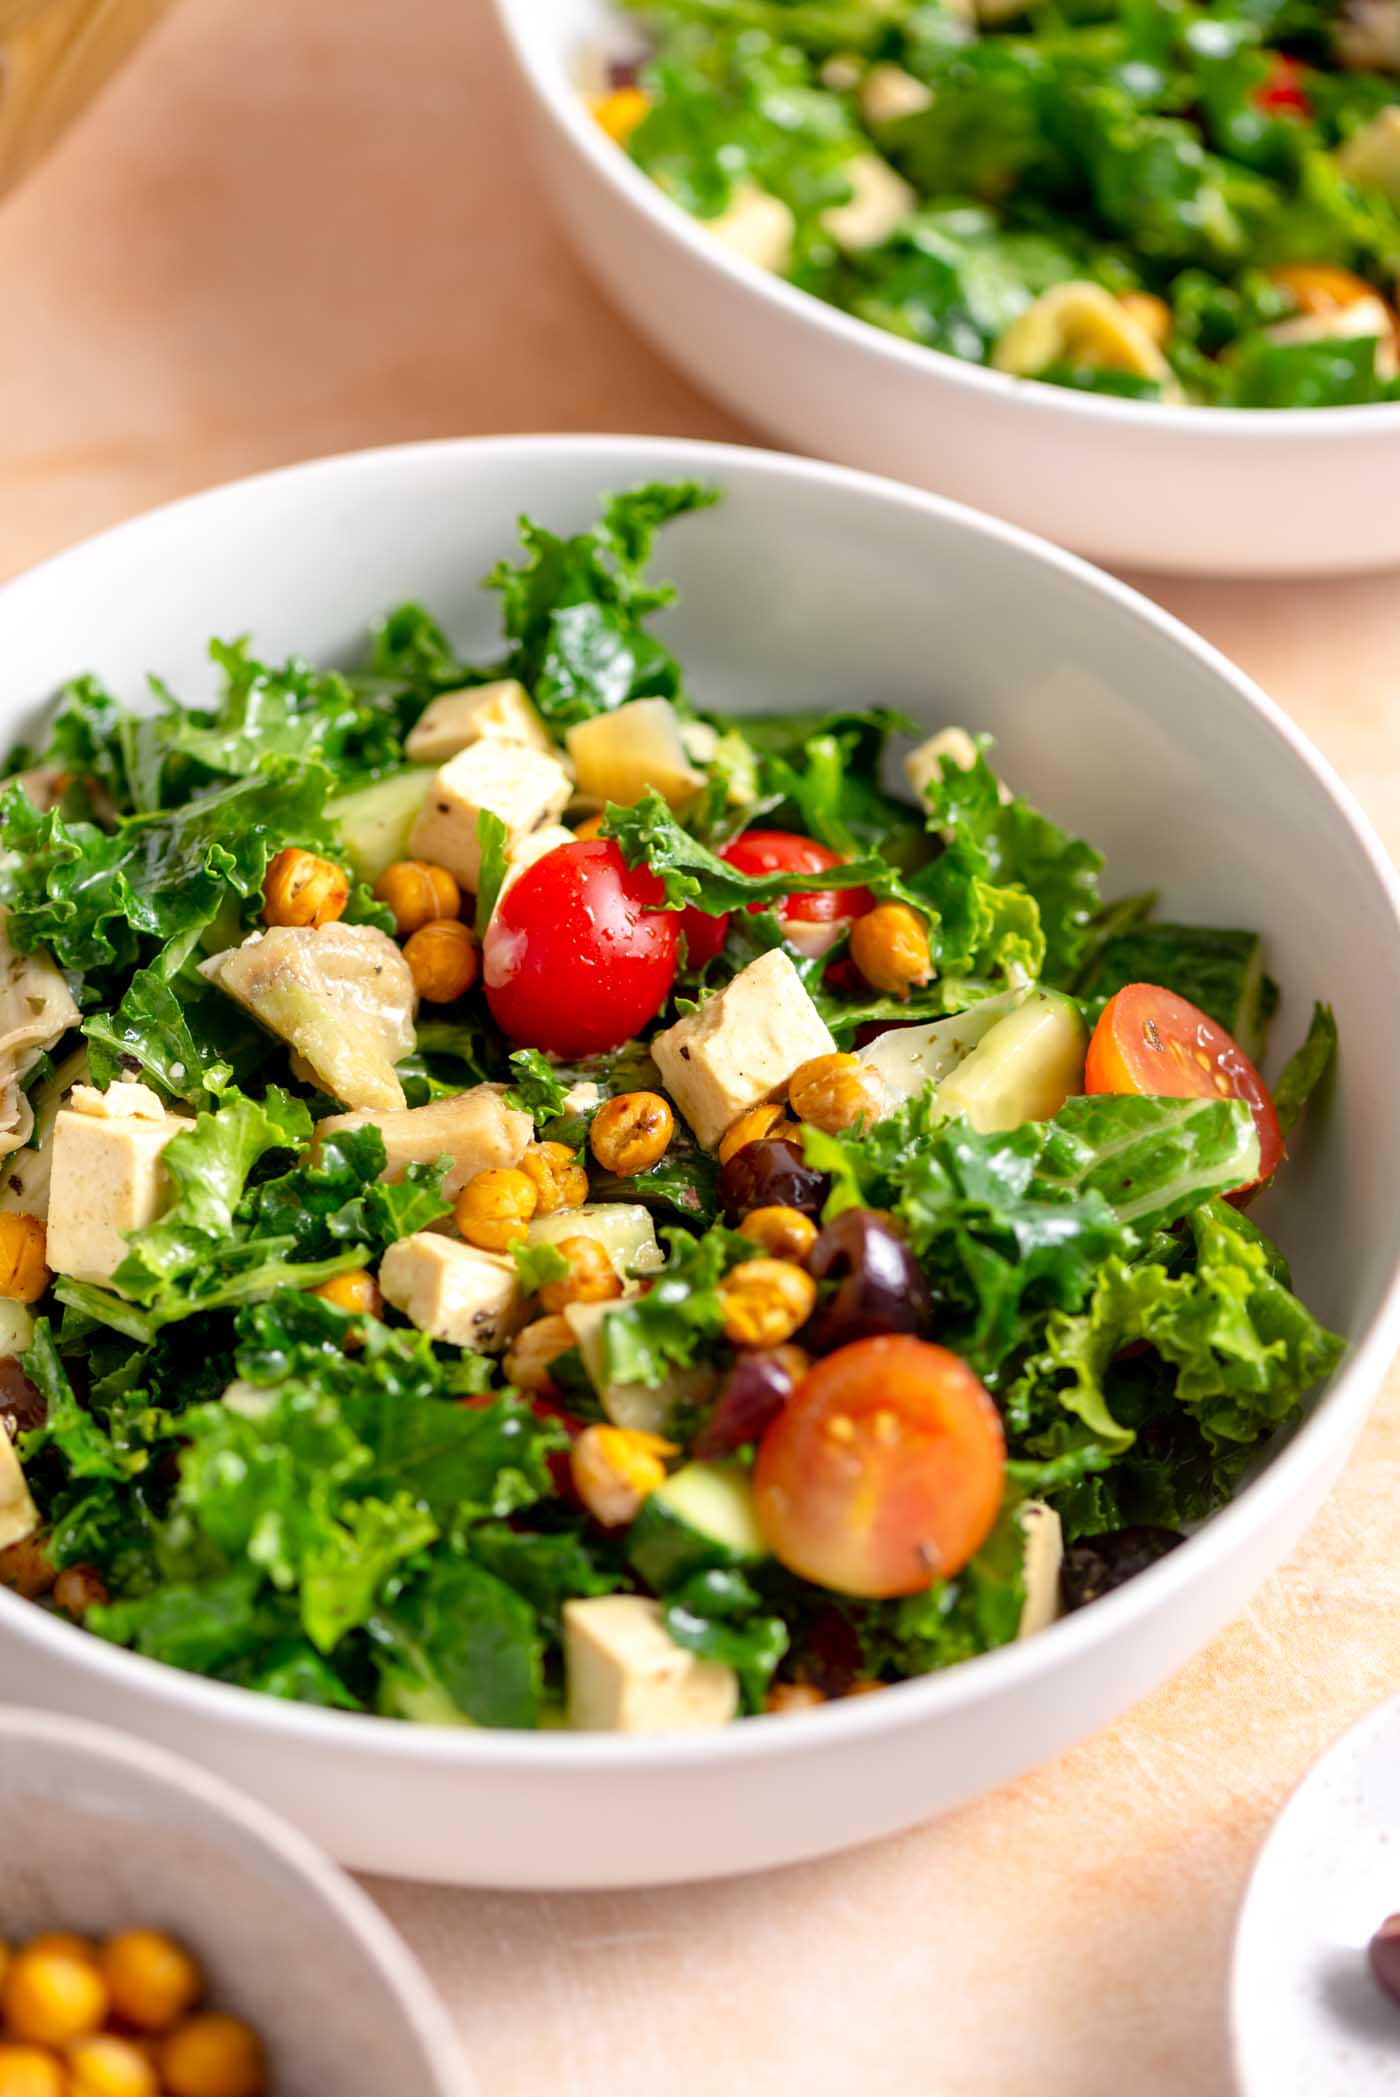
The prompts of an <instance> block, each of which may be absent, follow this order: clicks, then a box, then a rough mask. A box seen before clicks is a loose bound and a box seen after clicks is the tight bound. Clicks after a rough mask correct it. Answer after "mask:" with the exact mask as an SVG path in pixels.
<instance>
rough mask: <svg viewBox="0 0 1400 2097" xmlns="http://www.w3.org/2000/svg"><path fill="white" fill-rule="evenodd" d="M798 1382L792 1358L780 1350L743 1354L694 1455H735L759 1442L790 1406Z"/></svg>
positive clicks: (727, 1378)
mask: <svg viewBox="0 0 1400 2097" xmlns="http://www.w3.org/2000/svg"><path fill="white" fill-rule="evenodd" d="M795 1380H796V1379H795V1378H794V1375H793V1362H792V1358H791V1355H788V1354H784V1353H782V1352H780V1351H779V1350H777V1349H774V1350H773V1351H771V1352H768V1351H763V1350H759V1351H757V1352H755V1353H753V1354H741V1355H740V1357H739V1359H738V1361H737V1362H736V1363H735V1364H734V1367H733V1368H732V1369H731V1370H730V1372H729V1374H728V1376H727V1377H726V1378H725V1380H724V1384H723V1387H722V1389H721V1390H720V1394H719V1396H718V1398H716V1400H715V1403H714V1409H713V1411H712V1412H711V1414H710V1417H709V1419H708V1420H707V1421H706V1422H705V1424H704V1426H703V1427H702V1428H701V1430H700V1432H699V1434H698V1435H697V1436H696V1438H695V1449H694V1454H695V1455H696V1456H701V1457H712V1456H732V1455H733V1453H734V1451H735V1450H736V1449H742V1448H743V1447H744V1446H745V1444H746V1443H748V1442H756V1441H757V1440H758V1438H759V1436H760V1435H761V1434H762V1433H763V1431H764V1429H765V1428H767V1427H771V1426H772V1424H773V1422H774V1421H775V1420H776V1419H777V1417H778V1415H779V1413H780V1412H781V1411H782V1409H783V1407H784V1406H785V1405H786V1404H787V1402H788V1399H789V1398H790V1397H791V1396H792V1391H793V1385H794V1382H795Z"/></svg>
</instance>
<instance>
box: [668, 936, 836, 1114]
mask: <svg viewBox="0 0 1400 2097" xmlns="http://www.w3.org/2000/svg"><path fill="white" fill-rule="evenodd" d="M835 1047H836V1043H835V1042H834V1041H833V1040H832V1038H831V1035H830V1033H829V1031H828V1029H827V1026H826V1022H825V1021H824V1020H823V1019H822V1016H821V1014H820V1013H819V1012H818V1010H817V1008H816V1006H815V1005H814V1004H813V1003H812V1000H811V999H810V998H809V997H808V995H807V993H806V991H805V990H804V989H803V987H802V978H801V977H800V976H799V975H798V973H797V970H796V969H795V968H794V967H793V965H792V962H791V961H790V960H789V958H788V956H787V955H786V954H785V953H783V952H782V950H781V949H780V948H778V947H774V948H773V949H772V950H771V952H769V953H767V954H760V955H759V957H758V959H757V961H751V962H750V963H749V965H748V967H747V968H745V969H741V970H740V972H739V974H738V975H737V976H735V978H734V980H733V982H732V983H729V984H727V985H726V986H725V988H724V989H723V990H721V991H719V992H718V993H717V995H716V996H714V997H712V998H708V999H707V1000H706V1001H705V1003H704V1004H703V1005H702V1006H701V1007H700V1010H699V1011H698V1012H690V1013H687V1014H686V1016H685V1018H684V1019H678V1020H677V1021H676V1023H675V1025H674V1026H673V1027H668V1028H667V1029H666V1031H665V1033H664V1034H658V1035H657V1036H656V1038H655V1039H654V1040H653V1042H652V1044H651V1053H652V1057H653V1060H654V1061H655V1064H656V1067H657V1069H658V1070H659V1071H660V1072H661V1076H662V1080H663V1082H664V1083H665V1086H666V1090H667V1091H668V1092H669V1093H670V1095H671V1097H672V1099H673V1100H674V1101H675V1103H676V1105H677V1106H678V1107H679V1108H680V1110H681V1112H682V1114H684V1116H685V1118H686V1120H687V1121H688V1122H689V1123H690V1126H691V1127H692V1128H693V1129H694V1131H695V1134H696V1137H697V1139H698V1140H699V1142H701V1143H702V1144H703V1145H704V1146H705V1148H706V1149H707V1150H713V1149H714V1148H715V1147H716V1145H717V1144H718V1142H719V1139H720V1137H721V1136H722V1135H723V1134H724V1132H725V1130H726V1129H727V1128H728V1127H729V1125H730V1123H731V1122H732V1121H733V1120H734V1119H735V1118H736V1116H738V1115H740V1114H743V1113H744V1112H746V1111H747V1109H748V1108H750V1107H756V1106H758V1105H759V1104H760V1103H761V1102H762V1101H763V1100H768V1099H779V1098H781V1096H782V1094H783V1092H784V1090H785V1088H786V1086H787V1082H788V1079H789V1078H790V1077H791V1076H792V1074H793V1072H794V1071H795V1070H796V1069H797V1067H798V1065H799V1064H800V1063H805V1062H807V1060H808V1058H809V1057H812V1056H829V1055H830V1054H831V1053H832V1051H833V1050H834V1049H835Z"/></svg>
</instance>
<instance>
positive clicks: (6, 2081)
mask: <svg viewBox="0 0 1400 2097" xmlns="http://www.w3.org/2000/svg"><path fill="white" fill-rule="evenodd" d="M0 2097H68V2083H67V2079H66V2077H65V2076H64V2073H63V2070H62V2068H61V2067H60V2066H59V2064H58V2062H57V2061H56V2060H55V2059H54V2057H53V2055H52V2054H51V2053H47V2052H45V2050H44V2048H43V2047H42V2046H7V2045H6V2044H5V2042H4V2040H3V2039H0Z"/></svg>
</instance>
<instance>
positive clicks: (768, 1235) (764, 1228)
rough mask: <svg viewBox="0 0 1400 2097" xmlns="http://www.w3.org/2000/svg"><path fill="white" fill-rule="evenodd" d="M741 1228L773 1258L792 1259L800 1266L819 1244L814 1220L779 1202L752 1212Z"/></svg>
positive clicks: (745, 1234) (750, 1211)
mask: <svg viewBox="0 0 1400 2097" xmlns="http://www.w3.org/2000/svg"><path fill="white" fill-rule="evenodd" d="M739 1228H740V1230H741V1231H742V1232H743V1234H744V1236H745V1237H746V1238H752V1239H753V1241H754V1243H755V1245H761V1246H762V1247H763V1250H764V1251H765V1252H766V1253H768V1254H769V1256H770V1257H771V1258H772V1259H775V1260H792V1261H794V1262H795V1263H796V1265H797V1266H799V1267H800V1266H801V1265H802V1262H803V1261H804V1260H805V1259H806V1257H807V1255H808V1253H809V1252H810V1251H811V1250H812V1247H813V1246H814V1245H815V1244H816V1242H817V1226H816V1225H815V1223H813V1221H812V1219H811V1217H810V1216H804V1215H803V1213H802V1211H801V1209H788V1208H784V1207H783V1205H782V1204H781V1203H779V1202H775V1203H773V1204H771V1205H770V1206H769V1207H768V1208H766V1209H750V1210H749V1213H748V1215H747V1216H745V1218H744V1219H743V1222H742V1223H741V1224H740V1225H739Z"/></svg>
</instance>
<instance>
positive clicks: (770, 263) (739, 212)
mask: <svg viewBox="0 0 1400 2097" xmlns="http://www.w3.org/2000/svg"><path fill="white" fill-rule="evenodd" d="M700 224H701V225H702V226H703V227H704V229H705V231H706V232H707V233H712V234H713V235H714V237H715V239H716V240H718V241H720V242H722V243H723V245H724V246H725V247H727V248H728V249H729V250H730V251H731V253H733V254H735V255H742V256H743V258H744V260H745V262H753V263H756V264H757V266H758V267H759V268H760V269H768V270H772V271H773V273H774V274H775V275H776V276H781V275H782V274H783V271H784V270H785V269H787V268H788V267H789V265H790V264H791V262H792V244H793V241H794V240H795V238H796V236H797V221H796V219H795V218H794V217H793V215H792V213H791V211H790V210H789V209H788V207H787V205H786V204H785V203H784V202H783V200H782V198H781V197H772V196H769V194H768V192H767V190H766V189H760V188H759V186H758V184H757V183H756V182H741V183H740V184H739V185H738V187H737V188H736V189H735V191H734V196H733V200H732V202H731V203H730V206H729V209H728V210H727V211H722V212H721V213H720V215H719V217H718V218H704V219H701V221H700Z"/></svg>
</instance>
